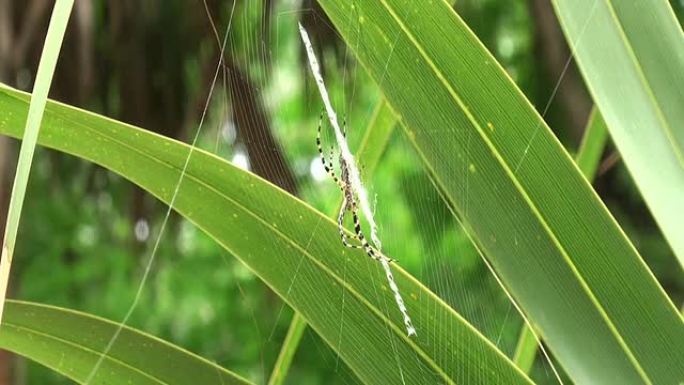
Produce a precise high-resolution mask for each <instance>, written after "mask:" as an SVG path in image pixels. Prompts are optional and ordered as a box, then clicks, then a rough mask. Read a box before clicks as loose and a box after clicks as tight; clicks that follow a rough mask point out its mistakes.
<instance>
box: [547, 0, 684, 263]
mask: <svg viewBox="0 0 684 385" xmlns="http://www.w3.org/2000/svg"><path fill="white" fill-rule="evenodd" d="M553 3H554V6H555V8H556V13H557V15H558V17H559V19H560V21H561V25H562V27H563V29H564V31H565V34H566V36H567V38H568V41H570V42H572V44H573V45H574V46H575V57H576V58H577V63H578V64H579V68H580V70H581V72H582V74H583V75H584V79H585V80H586V83H587V86H588V88H589V91H590V92H591V94H592V96H593V98H594V101H595V102H596V104H597V105H598V107H599V109H600V110H601V113H602V114H603V116H604V118H605V120H606V123H607V125H608V130H609V131H610V135H611V137H612V138H613V141H614V142H615V144H616V145H617V148H618V150H619V151H620V154H621V155H622V158H623V159H624V160H625V164H626V165H627V168H628V170H629V171H630V174H631V175H632V177H633V178H634V180H635V181H636V184H637V187H638V188H639V191H640V192H641V194H642V195H643V197H644V200H645V201H646V203H647V205H648V207H649V209H650V210H651V212H652V213H653V216H654V217H655V219H656V222H657V223H658V226H659V227H660V229H661V230H662V232H663V234H664V235H665V238H666V239H667V240H668V242H669V243H670V246H671V247H672V250H673V251H674V253H675V255H676V256H677V258H678V259H679V262H680V264H681V265H682V266H684V237H683V236H682V228H683V227H684V221H683V220H682V218H684V199H682V191H684V127H683V125H684V76H683V75H684V34H682V28H681V26H680V25H679V23H678V22H677V19H676V18H675V15H674V13H673V12H672V9H671V8H670V5H669V4H668V2H667V1H666V0H650V1H613V0H601V1H595V0H554V1H553Z"/></svg>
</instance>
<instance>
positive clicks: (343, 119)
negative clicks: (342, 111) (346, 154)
mask: <svg viewBox="0 0 684 385" xmlns="http://www.w3.org/2000/svg"><path fill="white" fill-rule="evenodd" d="M342 136H344V137H345V138H346V137H347V115H344V117H343V118H342Z"/></svg>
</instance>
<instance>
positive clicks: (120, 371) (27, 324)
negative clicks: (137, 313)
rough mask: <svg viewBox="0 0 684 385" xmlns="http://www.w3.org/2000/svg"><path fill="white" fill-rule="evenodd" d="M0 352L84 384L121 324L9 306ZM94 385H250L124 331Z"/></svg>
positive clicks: (29, 306) (164, 345) (17, 304)
mask: <svg viewBox="0 0 684 385" xmlns="http://www.w3.org/2000/svg"><path fill="white" fill-rule="evenodd" d="M5 317H6V318H5V320H4V322H3V324H2V328H1V329H0V348H2V349H7V350H10V351H12V352H15V353H17V354H21V355H23V356H26V357H28V358H30V359H32V360H34V361H36V362H38V363H40V364H43V365H45V366H47V367H49V368H51V369H53V370H54V371H56V372H58V373H61V374H63V375H65V376H67V377H69V378H71V379H72V380H74V381H76V382H78V383H83V382H84V381H85V380H86V378H87V377H88V374H90V371H91V369H92V368H93V366H94V365H95V363H96V362H97V360H98V359H99V358H100V353H101V352H102V351H104V349H105V347H106V345H107V343H108V342H109V339H110V338H111V336H112V334H114V332H115V331H116V329H117V327H118V324H116V323H114V322H112V321H108V320H105V319H102V318H98V317H95V316H92V315H89V314H84V313H80V312H77V311H73V310H69V309H61V308H58V307H53V306H47V305H41V304H36V303H29V302H19V301H8V302H7V312H6V314H5ZM91 384H136V385H137V384H141V385H144V384H150V385H160V384H169V385H171V384H179V385H180V384H225V385H229V384H231V385H232V384H235V385H237V384H245V385H248V384H250V382H249V381H247V380H245V379H243V378H241V377H239V376H238V375H236V374H234V373H231V372H229V371H227V370H225V369H223V368H221V367H220V366H218V365H216V364H213V363H211V362H209V361H207V360H205V359H203V358H200V357H198V356H196V355H194V354H192V353H190V352H188V351H186V350H183V349H181V348H179V347H176V346H173V345H171V344H169V343H167V342H164V341H162V340H160V339H158V338H156V337H153V336H150V335H148V334H145V333H142V332H140V331H137V330H134V329H131V328H128V327H124V328H123V330H122V331H121V334H120V335H119V338H118V340H117V343H116V344H114V346H113V347H112V349H111V350H110V351H109V354H108V355H107V357H106V358H105V360H104V361H103V362H102V366H101V367H100V370H98V371H97V374H96V376H95V377H94V378H93V379H92V381H91Z"/></svg>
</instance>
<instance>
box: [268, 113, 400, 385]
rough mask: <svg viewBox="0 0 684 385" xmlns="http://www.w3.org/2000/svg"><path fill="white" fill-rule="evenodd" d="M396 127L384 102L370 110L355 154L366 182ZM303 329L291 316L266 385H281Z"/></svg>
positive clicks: (299, 318) (297, 318)
mask: <svg viewBox="0 0 684 385" xmlns="http://www.w3.org/2000/svg"><path fill="white" fill-rule="evenodd" d="M396 124H397V120H396V118H395V117H394V114H393V112H392V110H391V109H390V108H389V106H388V105H387V103H386V102H385V101H384V100H381V101H379V102H378V104H377V105H376V106H375V109H374V110H373V115H372V116H371V119H370V121H369V122H368V125H367V128H366V131H365V132H364V136H363V139H362V140H361V144H360V145H359V149H358V152H357V160H358V162H359V163H360V164H361V165H362V166H363V171H364V175H365V176H366V179H368V177H369V175H373V172H374V171H375V168H376V167H377V165H378V163H380V158H381V157H382V154H383V153H384V152H385V149H386V148H387V144H388V143H389V140H390V138H391V136H392V133H394V128H395V126H396ZM371 144H372V145H371ZM340 204H341V202H340ZM305 329H306V321H304V319H303V318H302V316H301V315H299V314H298V313H295V314H294V315H293V316H292V320H291V321H290V326H289V328H288V331H287V336H286V337H285V341H283V345H282V346H281V348H280V353H279V354H278V359H277V360H276V363H275V365H274V366H273V370H272V372H271V377H270V379H269V381H268V384H269V385H280V384H282V383H283V382H284V381H285V378H286V376H287V372H288V371H289V369H290V365H291V364H292V360H293V358H294V355H295V353H296V352H297V348H298V346H299V342H300V341H301V339H302V335H303V334H304V330H305Z"/></svg>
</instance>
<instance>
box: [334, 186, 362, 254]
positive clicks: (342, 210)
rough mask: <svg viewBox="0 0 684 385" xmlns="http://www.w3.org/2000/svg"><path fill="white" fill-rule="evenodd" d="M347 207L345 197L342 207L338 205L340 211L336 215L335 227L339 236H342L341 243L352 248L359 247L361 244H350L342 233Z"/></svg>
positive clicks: (347, 203)
mask: <svg viewBox="0 0 684 385" xmlns="http://www.w3.org/2000/svg"><path fill="white" fill-rule="evenodd" d="M348 209H349V202H348V201H347V198H346V197H345V198H344V200H343V201H342V207H340V213H339V215H338V216H337V229H338V230H339V231H340V238H342V244H343V245H345V246H347V247H349V248H352V249H361V248H363V246H358V245H352V244H351V243H349V242H347V236H346V235H345V234H344V224H343V222H344V214H345V213H346V212H347V210H348Z"/></svg>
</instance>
